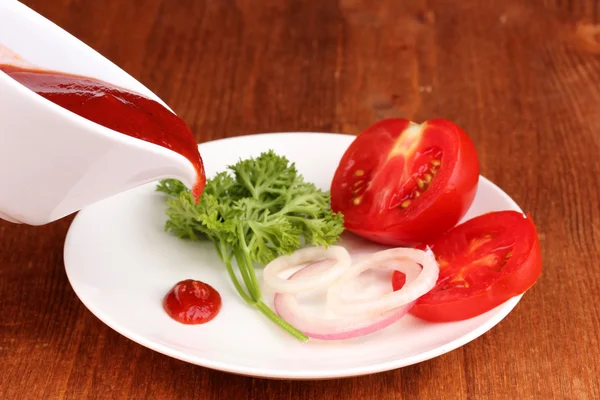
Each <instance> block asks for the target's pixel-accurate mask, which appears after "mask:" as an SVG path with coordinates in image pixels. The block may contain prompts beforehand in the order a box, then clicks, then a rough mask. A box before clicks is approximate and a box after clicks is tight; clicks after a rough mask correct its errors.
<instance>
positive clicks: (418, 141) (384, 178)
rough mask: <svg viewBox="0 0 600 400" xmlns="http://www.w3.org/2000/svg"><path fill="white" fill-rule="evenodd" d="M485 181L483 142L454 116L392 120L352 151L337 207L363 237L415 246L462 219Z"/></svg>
mask: <svg viewBox="0 0 600 400" xmlns="http://www.w3.org/2000/svg"><path fill="white" fill-rule="evenodd" d="M478 181H479V159H478V157H477V152H476V150H475V146H474V145H473V142H472V141H471V139H470V138H469V137H468V136H467V134H466V133H464V132H463V131H462V130H461V129H460V128H459V127H458V126H456V125H455V124H454V123H452V122H450V121H446V120H442V119H434V120H430V121H427V122H425V123H423V124H421V125H419V124H415V123H413V122H411V121H409V120H406V119H400V118H394V119H387V120H383V121H380V122H378V123H376V124H375V125H373V126H371V127H369V128H368V129H367V130H365V131H364V132H362V133H361V134H360V135H359V136H358V137H357V138H356V139H355V140H354V142H353V143H352V144H351V145H350V147H349V148H348V149H347V150H346V153H345V154H344V156H343V157H342V159H341V161H340V164H339V166H338V168H337V170H336V173H335V175H334V177H333V181H332V184H331V206H332V209H333V210H334V211H335V212H342V213H343V215H344V221H345V227H346V229H348V230H349V231H351V232H354V233H355V234H357V235H359V236H362V237H364V238H366V239H369V240H372V241H375V242H379V243H383V244H387V245H395V246H398V245H414V244H416V243H421V242H425V241H428V240H432V239H433V238H435V237H436V236H439V235H440V234H442V233H444V232H445V231H447V230H448V229H450V228H452V227H453V226H454V225H456V224H457V223H458V221H459V220H460V219H461V218H462V217H463V216H464V214H465V213H466V212H467V210H468V209H469V207H470V206H471V203H472V202H473V199H474V197H475V192H476V190H477V183H478Z"/></svg>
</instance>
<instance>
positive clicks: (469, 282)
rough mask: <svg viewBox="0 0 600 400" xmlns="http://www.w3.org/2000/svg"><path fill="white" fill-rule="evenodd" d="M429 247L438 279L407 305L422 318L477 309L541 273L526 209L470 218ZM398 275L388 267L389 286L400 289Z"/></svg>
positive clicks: (453, 317)
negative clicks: (425, 291) (523, 211)
mask: <svg viewBox="0 0 600 400" xmlns="http://www.w3.org/2000/svg"><path fill="white" fill-rule="evenodd" d="M419 247H421V248H424V246H419ZM429 247H430V248H431V249H432V251H433V252H434V254H435V257H436V259H437V261H438V264H439V266H440V274H439V277H438V281H437V284H436V286H435V287H434V288H433V289H432V290H431V291H429V292H428V293H427V294H425V295H423V296H422V297H420V298H419V300H417V302H416V304H415V305H414V307H413V308H412V309H411V311H410V312H411V314H413V315H414V316H416V317H419V318H421V319H424V320H428V321H435V322H444V321H458V320H463V319H468V318H472V317H475V316H477V315H479V314H483V313H484V312H486V311H489V310H491V309H492V308H494V307H496V306H498V305H500V304H502V303H504V302H505V301H506V300H508V299H510V298H511V297H514V296H517V295H520V294H522V293H524V292H525V291H526V290H527V289H529V288H530V287H531V286H532V285H533V284H534V283H535V282H536V280H537V279H538V278H539V276H540V275H541V273H542V255H541V249H540V242H539V239H538V236H537V232H536V228H535V225H534V223H533V221H532V219H531V217H530V216H529V215H528V216H524V215H523V214H521V213H518V212H515V211H498V212H492V213H488V214H484V215H481V216H479V217H476V218H473V219H470V220H468V221H467V222H465V223H463V224H460V225H458V226H457V227H455V228H453V229H451V230H450V231H448V232H446V233H445V234H444V235H443V236H441V237H440V238H438V239H437V240H435V241H434V242H432V243H431V244H430V245H429ZM404 280H405V277H404V276H403V274H402V273H397V272H396V273H394V275H393V277H392V287H393V289H394V290H398V289H400V288H401V287H402V286H403V285H404Z"/></svg>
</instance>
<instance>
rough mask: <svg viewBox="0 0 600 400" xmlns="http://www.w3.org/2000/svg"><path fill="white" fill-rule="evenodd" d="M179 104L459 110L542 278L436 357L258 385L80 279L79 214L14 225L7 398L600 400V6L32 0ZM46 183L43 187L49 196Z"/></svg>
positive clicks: (330, 128)
mask: <svg viewBox="0 0 600 400" xmlns="http://www.w3.org/2000/svg"><path fill="white" fill-rule="evenodd" d="M24 2H25V3H26V4H28V5H30V6H31V7H32V8H34V9H35V10H37V11H38V12H40V13H41V14H43V15H45V16H46V17H48V18H49V19H51V20H52V21H54V22H56V23H57V24H59V25H60V26H62V27H63V28H65V29H66V30H68V31H70V32H71V33H72V34H74V35H76V36H77V37H79V38H81V39H82V40H83V41H85V42H87V43H88V44H90V45H91V46H92V47H94V48H96V49H97V50H99V51H100V52H101V53H103V54H105V55H106V56H107V57H108V58H110V59H111V60H113V61H114V62H115V63H117V64H118V65H120V66H122V67H123V68H124V69H125V70H127V71H128V72H129V73H131V74H132V75H133V76H134V77H135V78H137V79H139V80H140V81H142V82H143V83H144V84H146V85H147V86H148V87H149V88H150V89H151V90H153V91H154V92H156V93H157V94H158V95H159V96H160V97H162V98H163V99H164V100H165V101H166V102H167V103H168V104H170V105H171V106H172V108H173V109H174V110H176V112H177V113H178V114H180V115H181V116H182V117H183V118H184V119H185V120H186V122H187V123H188V124H189V125H190V127H191V128H192V129H193V130H194V132H195V133H196V135H197V139H198V141H207V140H211V139H215V138H221V137H227V136H234V135H240V134H251V133H258V132H273V131H290V130H292V131H297V130H311V131H326V132H344V133H358V132H360V131H361V129H363V128H365V127H367V126H368V125H370V124H371V123H373V122H374V121H376V120H378V119H379V118H382V117H384V116H386V115H403V116H406V117H408V118H412V119H415V120H416V121H423V120H426V119H429V118H433V117H443V118H448V119H451V120H453V121H455V122H456V123H458V124H459V125H461V126H462V127H463V128H464V129H465V130H466V131H467V132H468V133H469V134H470V135H471V136H472V138H473V139H474V141H475V143H476V145H477V149H478V151H479V154H480V158H481V162H482V172H483V174H484V175H486V176H487V177H489V178H490V179H491V180H493V181H494V182H496V183H497V184H498V185H500V186H501V187H502V188H503V189H504V190H506V191H507V192H508V193H509V194H510V195H511V196H512V197H513V198H514V199H515V200H516V201H517V202H518V203H519V204H520V205H521V206H522V207H523V208H524V209H525V210H526V211H528V212H530V213H531V214H532V215H533V217H534V219H535V221H536V223H537V226H538V229H539V232H540V238H541V243H542V251H543V256H544V273H543V276H542V278H541V279H540V280H539V281H538V283H537V284H536V285H535V286H534V288H533V289H532V290H531V291H530V292H528V293H527V295H526V296H525V297H524V298H523V300H522V302H521V303H520V304H519V305H518V306H517V308H516V309H515V310H514V312H512V313H511V314H510V315H509V317H508V318H506V319H505V320H504V321H502V322H501V323H500V324H499V325H498V326H497V327H495V328H494V329H492V330H491V331H490V332H488V333H486V334H485V335H483V336H482V337H480V338H479V339H477V340H475V341H473V342H472V343H470V344H468V345H466V346H464V347H462V348H460V349H458V350H455V351H453V352H451V353H448V354H446V355H443V356H441V357H438V358H436V359H433V360H430V361H427V362H424V363H421V364H418V365H414V366H410V367H407V368H403V369H400V370H396V371H390V372H386V373H381V374H377V375H372V376H365V377H360V378H353V379H344V380H332V381H321V382H288V381H268V380H262V379H252V378H246V377H239V376H235V375H230V374H225V373H221V372H217V371H211V370H207V369H204V368H200V367H196V366H192V365H189V364H186V363H183V362H180V361H177V360H174V359H170V358H168V357H166V356H162V355H160V354H158V353H155V352H152V351H150V350H147V349H145V348H143V347H141V346H139V345H137V344H135V343H133V342H131V341H129V340H128V339H125V338H124V337H122V336H120V335H119V334H117V333H115V332H113V331H112V330H110V329H109V328H107V327H106V326H104V325H103V324H102V323H100V322H99V321H98V320H97V319H96V318H95V317H94V316H93V315H92V314H91V313H90V312H88V311H87V310H86V309H85V308H84V307H83V306H82V305H81V303H80V302H79V300H78V299H77V298H76V296H75V295H74V293H73V291H72V289H71V287H70V286H69V283H68V281H67V279H66V276H65V273H64V267H63V260H62V248H63V241H64V238H65V234H66V231H67V229H68V226H69V224H70V222H71V220H72V217H68V218H65V219H64V220H61V221H58V222H56V223H53V224H51V225H47V226H42V227H27V226H17V225H12V224H9V223H5V222H0V296H1V301H0V365H2V370H1V372H0V398H2V399H87V398H90V399H95V398H98V399H119V398H131V399H140V398H151V399H170V398H174V399H177V398H181V399H183V398H186V399H188V398H194V399H340V398H341V399H379V400H384V399H390V400H391V399H396V400H399V399H427V398H435V399H597V398H600V382H599V379H600V378H599V376H600V334H599V332H600V306H599V305H598V302H597V298H598V293H599V292H600V273H598V266H599V265H600V256H599V254H600V195H599V189H598V188H599V187H600V179H599V176H600V162H599V155H600V112H599V111H598V110H599V108H598V107H599V104H600V21H599V18H600V15H599V8H600V6H599V4H598V1H591V0H587V1H583V0H582V1H574V0H544V1H542V0H540V1H520V0H505V1H504V0H490V1H486V2H480V1H469V0H464V1H458V0H457V1H450V0H409V1H403V2H399V1H393V0H380V1H366V0H364V1H363V0H338V1H303V2H302V1H292V0H263V1H260V2H254V1H247V0H238V1H228V0H220V1H205V0H202V1H200V0H196V1H194V0H179V1H168V0H162V1H161V0H145V1H142V0H135V1H134V0H112V1H109V2H99V1H78V0H54V1H46V0H27V1H24ZM40 195H43V193H42V194H40Z"/></svg>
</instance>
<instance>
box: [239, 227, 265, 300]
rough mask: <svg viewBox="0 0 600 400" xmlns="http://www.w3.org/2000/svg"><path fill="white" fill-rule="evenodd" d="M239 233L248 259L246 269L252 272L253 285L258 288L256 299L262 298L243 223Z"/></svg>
mask: <svg viewBox="0 0 600 400" xmlns="http://www.w3.org/2000/svg"><path fill="white" fill-rule="evenodd" d="M238 234H239V236H240V245H241V247H242V252H243V255H244V258H245V260H246V269H247V270H248V271H249V272H250V280H251V281H252V286H253V287H254V288H255V289H256V292H257V296H258V297H256V298H255V300H260V298H261V294H260V285H259V284H258V279H256V272H255V271H254V263H253V262H252V258H251V257H250V250H248V245H247V244H246V239H245V237H246V235H245V234H244V228H243V227H242V224H239V225H238ZM238 263H239V261H238Z"/></svg>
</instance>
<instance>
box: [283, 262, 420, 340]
mask: <svg viewBox="0 0 600 400" xmlns="http://www.w3.org/2000/svg"><path fill="white" fill-rule="evenodd" d="M332 263H333V262H332V261H331V260H324V261H320V262H317V263H314V264H310V265H308V266H306V267H304V268H302V269H301V270H299V271H298V272H296V273H295V274H293V275H292V276H291V277H289V278H288V279H289V280H290V281H293V280H294V279H307V280H310V279H313V278H314V277H316V276H319V275H320V274H322V273H323V272H324V271H326V270H327V269H328V268H331V264H332ZM388 267H389V268H392V269H400V268H399V266H398V268H394V265H389V264H388ZM402 270H405V268H402ZM407 279H414V276H410V277H407ZM274 305H275V311H276V312H277V314H278V315H279V316H280V317H281V318H283V319H284V320H286V321H287V322H289V323H290V324H292V325H293V326H295V327H296V328H298V329H299V330H301V331H302V332H304V334H306V336H308V337H310V338H313V339H320V340H343V339H350V338H355V337H359V336H365V335H368V334H371V333H373V332H376V331H379V330H381V329H383V328H385V327H387V326H389V325H391V324H393V323H394V322H396V321H398V320H399V319H400V318H402V317H403V316H404V315H405V314H406V313H407V312H408V311H409V310H410V308H411V307H412V306H413V305H414V302H412V303H409V304H405V305H404V306H402V307H398V308H396V309H393V310H389V311H386V312H384V313H381V314H379V315H374V316H370V317H363V318H361V317H333V318H326V317H319V316H314V315H311V314H310V313H307V312H306V310H305V308H304V307H302V306H300V304H299V303H298V300H297V299H296V296H295V295H294V294H289V293H277V294H276V295H275V299H274Z"/></svg>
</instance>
